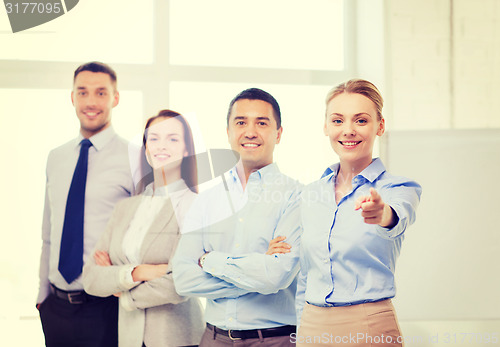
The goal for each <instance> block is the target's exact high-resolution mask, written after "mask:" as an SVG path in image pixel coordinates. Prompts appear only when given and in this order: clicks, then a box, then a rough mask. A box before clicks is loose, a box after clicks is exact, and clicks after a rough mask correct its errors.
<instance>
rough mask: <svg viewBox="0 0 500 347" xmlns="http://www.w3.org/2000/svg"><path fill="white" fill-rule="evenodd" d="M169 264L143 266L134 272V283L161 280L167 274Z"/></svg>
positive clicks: (139, 266) (136, 268)
mask: <svg viewBox="0 0 500 347" xmlns="http://www.w3.org/2000/svg"><path fill="white" fill-rule="evenodd" d="M167 268H168V264H158V265H154V264H141V265H138V266H136V267H135V268H134V270H133V271H132V279H133V280H134V282H147V281H151V280H154V279H156V278H160V277H161V276H163V275H165V274H166V273H167Z"/></svg>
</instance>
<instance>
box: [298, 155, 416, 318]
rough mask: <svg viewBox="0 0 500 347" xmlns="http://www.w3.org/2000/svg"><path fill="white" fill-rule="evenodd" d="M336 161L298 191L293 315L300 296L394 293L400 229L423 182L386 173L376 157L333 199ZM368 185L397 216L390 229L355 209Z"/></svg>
mask: <svg viewBox="0 0 500 347" xmlns="http://www.w3.org/2000/svg"><path fill="white" fill-rule="evenodd" d="M339 167H340V164H338V163H337V164H335V165H332V166H331V167H329V168H328V169H327V170H326V171H325V173H324V174H323V177H322V178H321V179H320V180H319V181H316V182H313V183H311V184H310V185H308V186H307V187H305V188H304V191H303V192H302V204H301V219H302V226H303V235H302V242H301V250H300V265H301V271H300V274H299V281H298V288H297V298H296V303H297V314H298V317H300V315H301V312H302V308H303V306H304V303H305V301H307V302H308V303H310V304H312V305H316V306H346V305H355V304H360V303H365V302H371V301H378V300H382V299H386V298H392V297H394V295H395V293H396V288H395V285H394V269H395V265H396V259H397V257H398V256H399V253H400V250H401V243H402V241H403V238H404V232H405V230H406V228H407V227H408V226H409V225H410V224H412V223H413V222H414V221H415V210H416V208H417V205H418V203H419V201H420V194H421V192H422V188H421V187H420V185H419V184H418V183H416V182H415V181H412V180H409V179H407V178H404V177H397V176H392V175H391V174H389V173H387V171H386V170H385V167H384V164H383V163H382V161H381V160H380V159H378V158H377V159H374V160H373V161H372V163H371V164H370V165H369V166H368V167H367V168H366V169H365V170H363V171H362V172H361V173H360V174H358V175H357V176H355V177H354V178H353V179H352V190H351V191H350V192H349V193H348V194H347V195H346V196H344V197H343V198H342V199H341V200H340V202H339V204H338V205H337V203H336V201H335V177H336V175H337V173H338V170H339ZM372 187H373V188H375V189H376V190H377V192H378V193H379V194H380V195H381V197H382V200H383V201H384V202H385V203H387V204H389V205H390V206H391V207H392V208H393V210H394V211H395V212H396V214H397V216H398V218H399V221H398V223H397V225H396V226H394V227H393V228H392V229H386V228H383V227H381V226H379V225H373V224H366V223H365V222H364V220H363V217H362V216H361V210H357V211H356V210H355V209H354V204H355V202H356V200H357V199H358V198H359V197H360V196H365V195H370V188H372ZM298 319H300V318H298ZM298 322H300V320H299V321H298Z"/></svg>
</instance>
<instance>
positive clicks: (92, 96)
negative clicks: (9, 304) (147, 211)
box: [37, 62, 135, 347]
mask: <svg viewBox="0 0 500 347" xmlns="http://www.w3.org/2000/svg"><path fill="white" fill-rule="evenodd" d="M116 84H117V82H116V73H115V71H114V70H113V69H112V68H111V67H109V66H108V65H106V64H103V63H99V62H90V63H87V64H83V65H81V66H80V67H78V68H77V69H76V71H75V73H74V80H73V91H72V92H71V101H72V103H73V105H74V107H75V110H76V115H77V117H78V119H79V121H80V132H79V135H78V137H77V138H76V139H73V140H71V141H69V142H68V143H66V144H63V145H62V146H60V147H57V148H55V149H53V150H52V151H51V152H50V154H49V156H48V160H47V172H46V175H47V182H46V194H45V208H44V217H43V226H42V239H43V246H42V255H41V260H40V289H39V294H38V298H37V308H38V310H39V313H40V319H41V321H42V327H43V332H44V335H45V343H46V345H47V346H65V347H67V346H93V347H95V346H106V347H110V346H117V344H118V341H117V321H118V302H117V298H115V297H107V298H98V297H95V296H91V295H89V294H87V293H85V291H84V290H83V284H82V281H81V275H80V274H81V268H82V266H83V264H84V263H85V261H86V259H87V258H88V257H90V256H91V252H92V250H93V248H94V246H95V243H96V242H97V240H98V239H99V237H100V235H101V233H102V232H103V231H104V229H105V226H106V224H107V221H108V219H109V217H110V215H111V212H112V211H113V208H114V206H115V204H116V203H117V202H118V201H119V200H121V199H123V198H126V197H129V196H131V195H132V194H133V193H134V191H135V188H134V182H133V178H132V172H131V167H130V163H129V155H128V144H127V142H126V141H125V140H124V139H122V138H120V137H119V136H118V135H117V134H116V133H115V132H114V130H113V128H112V127H111V111H112V109H113V108H114V107H115V106H116V105H118V102H119V99H120V95H119V93H118V90H117V85H116ZM82 167H83V168H84V169H83V170H82ZM82 177H83V178H82ZM77 178H79V179H77ZM77 181H78V182H80V186H78V182H77ZM75 201H76V203H75ZM70 205H71V206H70Z"/></svg>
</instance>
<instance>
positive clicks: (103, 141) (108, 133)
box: [75, 125, 116, 151]
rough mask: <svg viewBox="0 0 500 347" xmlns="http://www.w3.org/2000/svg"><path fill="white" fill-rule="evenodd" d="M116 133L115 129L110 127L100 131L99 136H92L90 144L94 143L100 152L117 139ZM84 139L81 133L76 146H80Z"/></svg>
mask: <svg viewBox="0 0 500 347" xmlns="http://www.w3.org/2000/svg"><path fill="white" fill-rule="evenodd" d="M115 135H116V132H115V130H114V129H113V127H112V126H111V125H110V126H109V127H107V128H106V129H104V130H102V131H99V132H98V133H97V134H95V135H94V136H91V137H90V138H89V140H90V142H92V146H93V147H94V148H95V149H96V150H97V151H100V150H101V149H103V148H104V146H106V145H107V144H108V143H109V142H110V141H111V140H112V139H113V137H115ZM83 139H84V137H83V135H82V134H81V133H79V134H78V137H77V139H76V144H75V145H76V146H79V145H80V142H82V140H83Z"/></svg>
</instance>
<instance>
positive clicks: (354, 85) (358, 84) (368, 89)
mask: <svg viewBox="0 0 500 347" xmlns="http://www.w3.org/2000/svg"><path fill="white" fill-rule="evenodd" d="M342 93H353V94H361V95H363V96H366V97H367V98H368V99H370V100H371V101H372V102H373V103H374V104H375V109H376V111H377V119H378V120H379V121H381V120H382V118H383V117H382V107H383V106H384V99H383V98H382V95H381V94H380V91H379V90H378V89H377V87H375V85H374V84H373V83H371V82H369V81H366V80H362V79H352V80H349V81H347V82H344V83H341V84H339V85H338V86H336V87H334V88H332V89H331V90H330V91H329V92H328V94H327V95H326V105H327V106H328V103H329V102H330V101H331V100H332V99H333V98H334V97H336V96H337V95H339V94H342Z"/></svg>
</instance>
